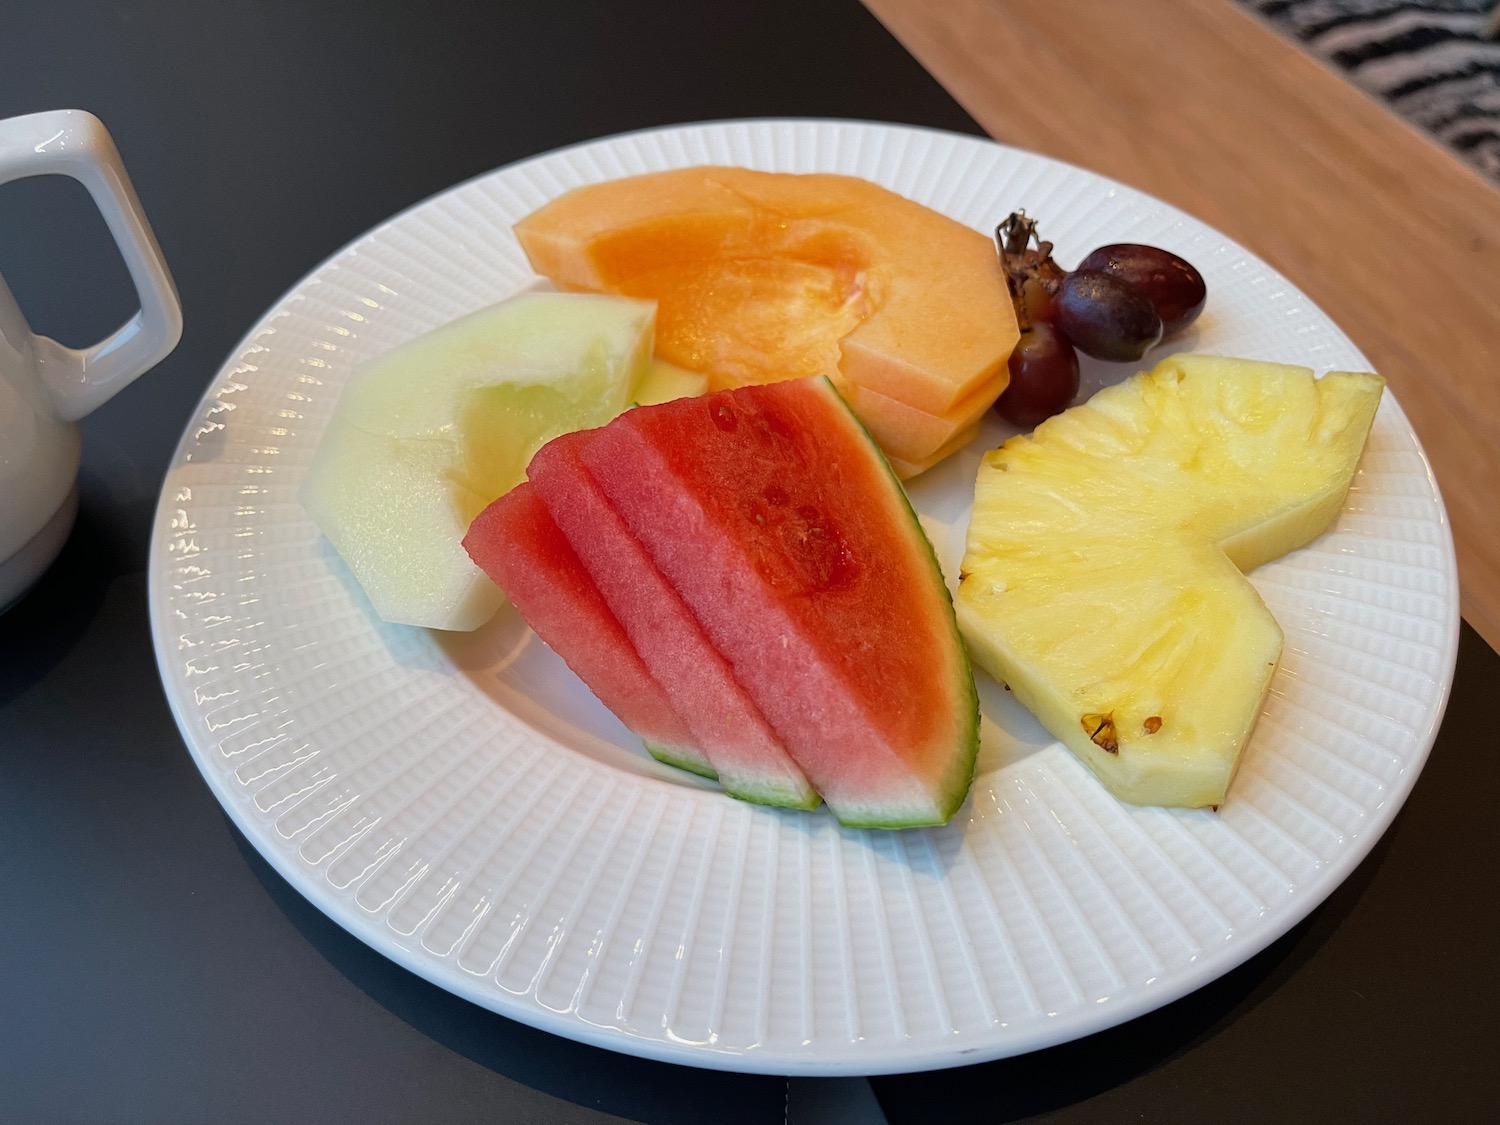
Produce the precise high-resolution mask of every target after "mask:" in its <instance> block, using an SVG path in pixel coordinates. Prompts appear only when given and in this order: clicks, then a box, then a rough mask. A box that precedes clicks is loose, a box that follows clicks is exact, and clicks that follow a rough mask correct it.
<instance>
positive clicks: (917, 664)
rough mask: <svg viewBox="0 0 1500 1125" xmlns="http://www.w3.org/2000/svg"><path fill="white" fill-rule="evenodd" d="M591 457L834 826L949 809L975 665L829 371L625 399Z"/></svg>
mask: <svg viewBox="0 0 1500 1125" xmlns="http://www.w3.org/2000/svg"><path fill="white" fill-rule="evenodd" d="M731 396H735V397H731ZM740 418H743V419H744V425H745V428H744V429H743V430H740V429H737V427H739V425H740V423H739V422H738V421H736V419H740ZM721 423H722V424H721ZM716 431H720V432H716ZM584 460H585V463H586V464H587V465H588V466H589V468H590V470H591V471H592V472H593V475H594V477H595V479H596V480H597V481H598V482H599V483H600V484H601V486H603V487H604V489H605V491H606V493H607V494H608V496H609V499H610V501H611V503H612V504H613V506H614V507H615V508H616V509H617V510H618V511H619V512H620V513H621V515H623V516H624V517H625V519H626V521H627V523H628V524H629V526H630V528H631V530H632V531H633V532H634V533H635V534H636V535H637V537H638V538H639V539H640V540H641V542H642V543H643V544H644V545H646V547H647V548H648V550H649V551H650V553H651V555H652V557H653V559H654V560H655V561H656V562H657V564H658V566H659V567H660V570H661V572H662V573H663V574H664V575H665V576H666V577H667V578H668V580H669V581H670V582H671V583H672V584H673V586H674V587H675V588H676V589H677V590H678V592H679V594H680V595H681V597H682V599H683V601H684V602H685V603H686V604H687V605H688V606H689V607H690V608H691V609H692V610H693V612H694V614H695V615H696V616H697V617H698V619H699V620H700V622H701V624H702V625H703V627H704V629H705V631H706V632H707V633H708V635H709V637H710V639H711V640H712V641H713V643H714V645H715V646H716V647H717V648H718V649H719V650H720V651H721V652H722V653H723V654H724V655H725V656H726V657H727V658H728V659H729V660H730V662H731V664H732V665H733V667H734V669H735V673H736V677H737V679H739V681H740V682H741V683H743V684H744V686H745V688H746V690H747V691H748V692H749V694H750V696H751V698H752V699H754V700H755V702H756V703H757V704H758V706H759V707H760V709H761V711H762V713H763V714H765V716H766V717H767V718H768V719H769V720H770V721H771V723H772V726H773V727H775V729H776V730H777V732H778V734H780V735H781V736H782V737H783V739H784V741H785V743H786V745H787V747H788V749H789V750H790V751H791V753H792V756H793V758H794V759H795V760H797V762H798V764H799V765H801V766H802V768H803V770H804V772H806V773H807V775H808V777H809V778H810V779H811V780H812V781H813V783H814V785H815V786H816V787H817V788H818V789H819V790H820V791H821V792H822V795H823V797H824V800H825V801H826V802H827V803H828V805H829V807H830V809H831V810H832V811H833V812H834V814H835V815H836V816H837V817H838V818H839V819H840V821H841V822H843V823H845V824H848V825H850V826H857V827H880V828H901V827H915V826H920V825H931V824H940V823H944V822H945V821H947V820H948V819H950V818H951V817H952V815H953V814H954V813H955V812H956V811H957V809H958V807H959V806H960V805H961V804H962V802H963V799H964V797H965V795H966V793H967V791H968V787H969V784H970V782H971V781H972V776H973V770H974V760H975V757H976V754H977V749H978V707H977V696H976V693H975V690H974V686H973V675H972V670H971V668H970V665H969V662H968V657H967V653H966V652H965V650H964V648H963V645H962V641H961V640H960V638H959V634H958V629H957V623H956V620H955V617H954V614H953V605H952V599H951V597H950V595H949V593H948V589H947V586H946V584H945V583H944V582H943V579H942V574H941V571H940V570H939V569H938V567H937V563H936V558H935V556H934V554H933V551H932V547H931V544H930V543H929V542H928V541H927V537H926V535H925V533H924V532H923V531H922V528H921V525H920V524H919V523H918V522H917V520H916V516H915V513H914V512H913V511H912V509H911V506H910V504H909V502H908V501H907V499H906V497H905V493H904V492H903V490H902V489H901V488H900V485H899V482H897V480H896V478H895V476H894V474H893V472H892V471H891V468H890V466H889V464H888V463H887V462H886V461H885V459H884V457H883V456H882V454H881V453H880V451H879V449H878V447H877V446H876V445H875V444H874V442H873V441H871V439H870V437H869V435H868V433H867V432H866V431H865V429H864V428H863V427H862V426H860V425H859V424H858V422H857V420H855V419H854V417H853V415H852V414H851V413H850V411H849V410H848V407H847V406H846V404H845V403H844V402H843V400H842V399H841V398H840V397H839V396H838V394H837V392H836V391H835V390H834V389H833V387H832V385H831V384H830V383H828V382H827V381H826V380H799V381H794V382H789V383H780V384H774V385H772V386H764V387H748V388H742V389H740V390H738V391H733V392H723V393H721V394H720V395H710V396H706V397H705V398H703V399H698V400H693V401H692V402H689V403H683V404H667V405H666V406H663V407H655V408H646V409H644V410H637V411H631V412H629V413H628V414H626V415H625V416H622V417H621V418H619V419H617V420H616V421H615V422H614V423H611V425H610V426H608V427H606V428H605V429H604V430H601V431H598V432H597V435H596V437H595V438H594V439H593V440H592V441H591V442H590V443H589V445H588V446H587V447H586V448H585V450H584ZM783 486H785V487H783ZM851 490H852V491H851ZM856 496H857V498H856ZM767 505H769V506H767ZM747 521H750V522H747ZM768 567H769V569H767V568H768ZM887 606H893V607H899V608H896V609H894V610H890V611H888V610H887V609H885V608H882V607H887ZM778 640H779V642H780V643H779V644H778V643H777V641H778Z"/></svg>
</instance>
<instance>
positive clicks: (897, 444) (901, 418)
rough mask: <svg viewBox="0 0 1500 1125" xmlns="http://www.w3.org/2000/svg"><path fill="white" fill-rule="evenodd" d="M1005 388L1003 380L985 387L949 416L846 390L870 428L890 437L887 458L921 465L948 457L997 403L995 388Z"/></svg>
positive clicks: (862, 390)
mask: <svg viewBox="0 0 1500 1125" xmlns="http://www.w3.org/2000/svg"><path fill="white" fill-rule="evenodd" d="M1003 385H1004V384H1003V383H1001V382H999V381H992V382H990V383H985V384H983V385H982V386H981V387H980V389H979V390H978V391H977V392H975V393H973V394H971V395H970V396H969V397H968V398H966V399H962V400H960V401H959V403H957V404H956V405H955V406H954V407H953V409H952V411H951V412H950V413H949V414H929V413H927V411H925V410H918V409H917V408H916V407H914V406H908V405H907V404H906V403H904V402H901V401H899V400H897V399H893V398H889V397H887V396H886V395H883V394H880V393H878V392H876V391H872V390H870V389H869V388H868V387H859V386H854V387H846V388H845V389H844V392H843V393H844V396H845V398H847V399H848V401H849V405H850V407H851V408H852V409H853V410H854V412H855V413H856V414H858V415H859V419H860V421H861V422H863V423H864V424H865V427H866V428H867V429H869V430H870V431H871V432H876V431H878V432H880V433H882V434H885V435H886V437H887V440H886V442H884V443H882V446H881V447H882V448H883V449H884V450H885V454H886V456H887V457H890V458H893V459H895V460H898V461H902V462H906V463H919V464H921V463H931V462H932V461H933V459H934V458H938V457H939V454H940V453H941V454H942V456H946V455H947V453H948V452H951V451H952V450H953V448H955V445H954V441H953V439H954V438H955V437H956V436H957V435H959V434H972V432H973V430H974V429H975V427H976V426H978V424H979V420H980V418H982V417H983V416H984V412H985V411H986V410H988V409H989V408H990V406H991V404H993V403H994V401H995V396H996V394H997V393H998V392H997V391H995V390H994V388H995V387H996V386H1003ZM958 444H959V445H962V444H965V443H963V442H959V443H958ZM893 463H894V462H893Z"/></svg>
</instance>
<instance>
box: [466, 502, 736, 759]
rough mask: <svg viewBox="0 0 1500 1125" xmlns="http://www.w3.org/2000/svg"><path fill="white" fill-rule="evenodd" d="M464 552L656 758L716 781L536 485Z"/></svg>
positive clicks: (495, 513) (501, 509) (485, 520)
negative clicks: (537, 492) (555, 521)
mask: <svg viewBox="0 0 1500 1125" xmlns="http://www.w3.org/2000/svg"><path fill="white" fill-rule="evenodd" d="M464 549H465V550H467V551H468V552H469V557H470V558H472V559H473V560H474V562H475V564H476V565H477V566H478V567H479V568H480V569H481V570H483V571H484V572H485V573H486V574H488V575H489V576H490V578H491V580H492V581H493V582H494V583H495V585H497V586H499V587H500V588H501V589H502V590H504V591H505V594H506V596H507V597H508V598H510V600H511V603H512V604H513V605H515V607H516V609H517V610H519V611H520V613H521V616H522V617H524V618H525V619H526V623H527V624H528V625H530V626H531V628H532V630H533V631H534V632H535V633H536V635H537V636H538V637H540V638H541V639H542V640H543V641H544V642H545V643H546V644H547V646H548V647H549V648H551V649H552V650H553V651H554V652H556V653H557V655H558V656H560V657H562V658H563V661H564V662H565V663H566V664H567V665H568V667H569V668H571V669H573V671H574V672H575V673H577V675H578V678H579V679H581V680H582V681H583V682H584V683H585V684H587V685H588V687H589V689H590V690H591V691H592V692H593V693H594V694H595V695H596V696H598V697H599V701H600V702H601V703H603V704H604V705H605V706H606V707H608V708H609V709H610V710H611V711H613V712H614V713H615V715H616V717H618V718H619V720H620V721H621V722H623V723H624V724H625V725H626V726H627V727H629V728H630V730H632V731H633V732H635V734H637V735H639V736H640V738H641V741H642V742H644V743H645V744H646V748H647V749H648V750H649V751H650V752H651V755H652V757H654V758H656V759H658V760H659V761H663V762H666V763H667V764H669V765H673V766H678V767H680V768H682V769H687V770H691V771H693V772H694V773H700V774H703V775H704V776H706V777H713V776H714V770H713V767H712V766H711V765H709V763H708V760H707V759H706V758H705V757H704V756H703V754H702V753H701V752H700V751H699V750H698V749H697V748H696V746H695V745H694V740H693V736H692V734H691V732H690V731H689V730H688V727H687V725H686V724H685V723H684V722H683V721H682V719H681V718H680V717H679V716H678V714H677V712H676V710H675V709H674V708H673V707H672V704H671V701H670V700H669V699H668V698H667V695H666V693H665V692H664V691H663V690H662V688H661V686H660V685H659V684H658V683H657V682H656V681H655V680H654V679H652V677H651V673H650V672H649V671H648V670H647V669H646V666H645V665H644V664H643V663H641V659H640V657H639V656H637V655H636V653H635V649H634V648H632V647H631V645H630V640H629V638H628V637H627V636H626V635H625V630H624V629H622V628H621V627H620V623H619V622H618V621H617V620H615V616H614V614H612V613H611V612H610V610H609V606H608V605H606V604H605V601H604V598H603V596H602V595H601V594H600V593H599V591H598V589H597V588H596V587H595V586H594V582H593V579H591V578H590V577H589V575H588V572H587V571H586V570H585V569H584V567H583V564H582V563H581V562H579V561H578V556H577V555H576V554H574V553H573V548H572V547H571V546H570V545H569V544H568V540H567V538H566V537H565V536H564V535H563V533H562V532H561V531H560V530H559V529H558V527H557V524H555V523H553V522H552V517H551V516H550V515H548V514H547V508H546V505H544V504H543V503H542V501H541V498H540V497H538V496H537V494H536V491H535V490H534V489H533V488H532V487H531V485H529V484H527V483H525V482H524V481H523V482H522V483H521V484H519V485H517V486H516V487H515V488H514V489H512V490H511V491H510V492H508V493H506V494H505V495H504V496H502V497H500V499H498V500H496V501H495V502H494V503H492V504H491V505H490V506H489V507H487V508H485V509H484V511H482V512H480V513H479V515H477V516H475V517H474V522H473V523H471V524H470V525H469V530H468V533H467V534H466V535H465V536H464Z"/></svg>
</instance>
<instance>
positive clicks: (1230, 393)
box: [955, 355, 1384, 806]
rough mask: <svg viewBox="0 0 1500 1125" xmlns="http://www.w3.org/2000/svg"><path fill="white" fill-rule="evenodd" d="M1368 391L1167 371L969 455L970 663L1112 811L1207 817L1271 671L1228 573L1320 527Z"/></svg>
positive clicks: (1238, 573)
mask: <svg viewBox="0 0 1500 1125" xmlns="http://www.w3.org/2000/svg"><path fill="white" fill-rule="evenodd" d="M1383 386H1384V381H1383V380H1382V379H1381V378H1380V377H1379V376H1378V375H1371V374H1355V373H1349V372H1334V373H1330V374H1328V375H1326V376H1325V377H1323V378H1321V379H1316V378H1314V377H1313V373H1312V371H1311V370H1309V369H1308V368H1305V367H1289V366H1284V365H1281V364H1273V363H1260V362H1256V361H1252V360H1238V359H1224V358H1219V357H1215V356H1197V355H1179V356H1173V357H1171V358H1169V359H1165V360H1163V361H1162V362H1161V363H1159V364H1158V365H1157V366H1156V368H1155V369H1154V370H1152V371H1150V372H1143V373H1141V374H1139V375H1136V376H1134V377H1133V378H1131V379H1129V380H1127V381H1126V382H1124V383H1122V384H1120V385H1119V386H1116V387H1109V388H1107V389H1105V390H1102V391H1100V392H1099V393H1098V394H1096V395H1095V396H1094V397H1093V398H1091V399H1090V400H1089V401H1088V402H1087V403H1085V404H1083V405H1082V406H1077V407H1074V408H1073V409H1071V410H1068V411H1066V412H1065V413H1063V414H1059V415H1057V416H1056V417H1054V418H1051V419H1049V420H1048V421H1046V422H1044V423H1042V424H1041V425H1040V426H1038V427H1037V429H1036V432H1035V433H1034V434H1032V435H1031V436H1030V437H1024V436H1023V437H1017V438H1014V439H1012V440H1010V441H1008V442H1006V443H1005V444H1004V445H1003V446H1001V447H1000V448H999V449H995V450H992V451H991V452H989V453H987V454H986V455H985V458H984V463H983V465H982V466H981V467H980V470H979V478H978V481H977V482H976V485H975V493H974V513H973V516H972V517H971V520H970V523H969V535H968V544H967V551H966V553H965V555H964V561H963V566H962V569H961V571H960V575H961V577H960V582H959V586H958V597H957V599H956V603H955V604H956V608H957V611H958V622H959V628H960V629H961V630H962V632H963V635H964V638H965V640H966V641H967V642H968V645H969V650H970V652H971V654H972V655H973V657H974V660H975V661H976V662H977V663H978V664H979V665H980V667H982V668H984V669H985V670H986V671H987V672H989V673H990V674H991V675H992V676H994V677H996V678H997V679H999V680H1001V681H1002V682H1004V683H1006V684H1008V685H1009V686H1010V688H1011V690H1012V691H1013V692H1014V693H1015V695H1016V698H1018V699H1019V700H1020V701H1021V702H1022V703H1024V704H1025V705H1026V706H1027V707H1028V708H1030V709H1031V711H1032V712H1033V713H1034V714H1035V715H1036V716H1037V718H1038V719H1040V720H1041V722H1042V724H1043V725H1044V726H1046V728H1047V729H1048V730H1049V731H1051V732H1052V734H1053V735H1054V736H1056V737H1057V738H1058V739H1059V740H1060V741H1061V742H1062V743H1063V744H1064V745H1065V746H1067V747H1068V748H1069V749H1070V750H1072V751H1073V752H1074V753H1075V754H1077V755H1078V756H1079V757H1080V758H1082V759H1083V761H1084V762H1085V763H1087V764H1088V765H1089V766H1090V767H1091V768H1092V769H1093V770H1094V772H1095V773H1097V774H1098V775H1099V777H1100V779H1101V780H1102V781H1103V782H1104V784H1105V785H1106V786H1107V787H1108V788H1109V789H1110V791H1111V792H1113V793H1114V794H1115V795H1116V796H1117V797H1119V798H1121V799H1122V800H1126V801H1131V802H1134V803H1136V804H1146V805H1185V806H1201V805H1216V804H1218V803H1219V802H1221V801H1222V800H1223V799H1224V794H1225V791H1226V790H1227V789H1228V787H1229V783H1230V781H1231V779H1232V778H1233V777H1234V771H1235V768H1236V766H1237V764H1238V762H1239V758H1240V751H1241V750H1242V749H1243V747H1244V745H1245V742H1246V740H1247V739H1248V738H1249V736H1250V731H1251V728H1252V727H1253V726H1254V725H1255V721H1256V718H1257V717H1258V716H1259V714H1260V710H1261V705H1262V703H1263V702H1264V700H1265V696H1266V692H1267V690H1268V689H1269V687H1270V684H1271V677H1272V675H1273V674H1274V673H1275V671H1276V664H1277V662H1278V661H1279V660H1280V658H1281V645H1282V634H1281V629H1280V627H1279V626H1278V625H1277V624H1276V621H1275V619H1274V618H1273V617H1272V616H1271V612H1270V611H1269V610H1268V609H1267V608H1266V606H1265V603H1263V602H1262V601H1261V600H1260V597H1259V595H1258V594H1257V593H1256V592H1255V589H1254V588H1253V587H1252V586H1251V585H1250V583H1249V582H1248V581H1247V580H1246V579H1245V578H1244V576H1243V573H1242V572H1243V571H1247V570H1250V569H1252V568H1254V567H1256V566H1259V565H1260V564H1262V563H1265V562H1269V561H1271V560H1272V559H1275V558H1279V557H1280V556H1281V555H1284V554H1286V553H1287V552H1288V551H1292V550H1295V549H1296V548H1298V547H1301V546H1303V545H1305V544H1306V543H1308V542H1310V541H1311V540H1312V539H1314V538H1315V537H1316V536H1318V535H1319V534H1321V533H1322V532H1323V530H1324V529H1325V528H1326V527H1327V526H1328V524H1329V523H1331V522H1332V520H1333V518H1334V516H1335V515H1337V514H1338V511H1339V509H1340V508H1341V507H1342V506H1343V502H1344V496H1345V494H1346V493H1347V491H1348V488H1349V482H1350V480H1351V479H1352V478H1353V476H1354V470H1355V467H1356V465H1357V464H1358V462H1359V457H1360V453H1361V451H1362V450H1363V449H1364V443H1365V438H1366V436H1367V435H1368V433H1369V430H1370V426H1371V424H1372V422H1373V421H1374V418H1375V410H1376V407H1377V406H1378V405H1379V402H1380V393H1381V388H1382V387H1383Z"/></svg>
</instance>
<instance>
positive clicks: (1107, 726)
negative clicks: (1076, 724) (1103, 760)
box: [1080, 712, 1120, 754]
mask: <svg viewBox="0 0 1500 1125" xmlns="http://www.w3.org/2000/svg"><path fill="white" fill-rule="evenodd" d="M1080 721H1081V722H1082V724H1083V729H1084V730H1085V731H1087V732H1088V736H1089V741H1090V742H1092V743H1093V744H1094V745H1095V746H1097V747H1099V749H1101V750H1103V751H1104V752H1105V753H1106V754H1118V753H1119V752H1120V736H1119V734H1118V733H1117V732H1116V731H1115V716H1114V712H1110V713H1109V714H1106V715H1085V716H1083V718H1082V719H1081V720H1080Z"/></svg>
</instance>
